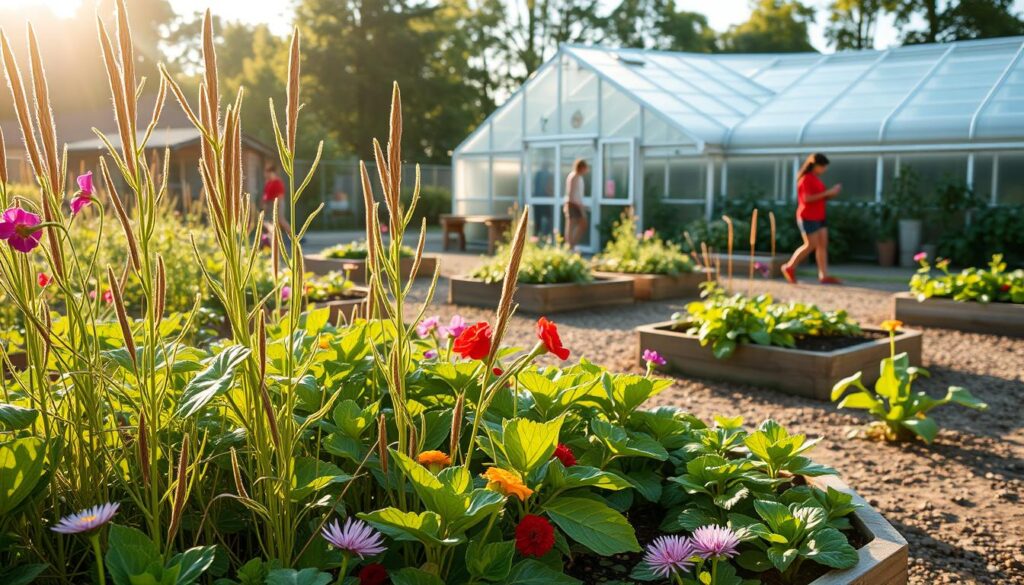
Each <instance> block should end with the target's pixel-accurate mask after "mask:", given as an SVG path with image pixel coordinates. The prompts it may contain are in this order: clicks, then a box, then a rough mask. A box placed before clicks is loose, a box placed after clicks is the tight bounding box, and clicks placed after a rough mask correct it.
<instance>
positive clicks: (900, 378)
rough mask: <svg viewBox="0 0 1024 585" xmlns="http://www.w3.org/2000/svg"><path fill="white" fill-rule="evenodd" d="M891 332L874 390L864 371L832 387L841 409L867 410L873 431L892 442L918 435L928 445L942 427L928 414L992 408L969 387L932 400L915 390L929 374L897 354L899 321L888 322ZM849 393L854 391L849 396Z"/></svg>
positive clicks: (835, 399)
mask: <svg viewBox="0 0 1024 585" xmlns="http://www.w3.org/2000/svg"><path fill="white" fill-rule="evenodd" d="M882 325H883V328H886V329H888V330H889V338H890V344H889V347H890V350H889V351H890V353H889V357H887V358H885V359H883V360H882V362H881V364H880V366H879V370H880V371H879V377H878V381H877V382H875V386H874V389H873V390H868V389H867V387H865V386H864V384H863V383H862V382H861V376H862V374H863V372H857V373H856V374H853V375H852V376H849V377H848V378H844V379H842V380H840V381H839V382H837V383H836V385H835V386H834V387H833V388H832V401H833V402H835V401H839V404H838V406H839V408H856V409H859V410H866V411H868V413H869V414H870V415H871V416H873V417H875V418H876V419H877V421H876V423H875V424H874V425H873V427H872V428H873V429H878V430H879V431H880V433H879V434H880V435H881V436H882V437H884V438H885V439H887V440H890V441H901V440H907V439H910V438H913V437H914V436H917V437H920V438H921V439H924V441H925V442H926V443H931V442H932V441H934V440H935V437H936V435H938V433H939V426H938V424H936V423H935V419H933V418H931V417H929V416H928V413H929V412H930V411H931V410H932V409H934V408H937V407H939V406H943V405H945V404H950V403H954V404H959V405H961V406H966V407H968V408H974V409H977V410H985V409H986V408H988V405H987V404H985V403H984V402H982V401H981V400H978V399H977V398H975V397H974V395H972V394H971V392H970V391H969V390H967V389H966V388H961V387H959V386H950V387H949V389H948V390H947V391H946V395H945V397H943V398H939V399H936V398H932V397H931V396H929V395H928V393H926V392H922V391H916V392H915V391H914V390H913V389H912V387H911V386H912V384H913V383H914V381H915V380H916V379H917V378H918V376H922V375H925V376H926V375H928V371H927V370H924V369H922V368H917V367H913V366H911V365H910V358H909V357H908V356H907V354H906V353H901V354H899V355H897V354H896V344H895V337H896V330H897V329H898V327H900V326H901V324H900V323H899V322H898V321H887V322H885V323H883V324H882ZM848 390H852V391H851V392H849V393H847V391H848Z"/></svg>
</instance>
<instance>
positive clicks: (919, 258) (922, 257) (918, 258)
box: [914, 252, 928, 262]
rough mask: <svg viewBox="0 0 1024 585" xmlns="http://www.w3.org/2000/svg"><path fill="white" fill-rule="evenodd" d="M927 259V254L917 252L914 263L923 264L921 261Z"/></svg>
mask: <svg viewBox="0 0 1024 585" xmlns="http://www.w3.org/2000/svg"><path fill="white" fill-rule="evenodd" d="M927 259H928V253H927V252H918V253H917V254H914V262H923V261H925V260H927Z"/></svg>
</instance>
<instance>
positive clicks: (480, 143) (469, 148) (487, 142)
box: [459, 123, 491, 153]
mask: <svg viewBox="0 0 1024 585" xmlns="http://www.w3.org/2000/svg"><path fill="white" fill-rule="evenodd" d="M490 151H491V126H490V124H487V123H485V124H483V125H482V126H480V127H479V128H478V129H477V131H476V134H474V135H473V136H471V137H470V138H469V140H467V141H466V142H463V143H462V146H461V148H460V150H459V152H460V153H462V152H479V153H484V152H490Z"/></svg>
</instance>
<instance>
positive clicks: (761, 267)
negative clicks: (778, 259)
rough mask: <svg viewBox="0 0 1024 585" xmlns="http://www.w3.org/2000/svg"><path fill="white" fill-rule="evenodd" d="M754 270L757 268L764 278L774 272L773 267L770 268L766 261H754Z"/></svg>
mask: <svg viewBox="0 0 1024 585" xmlns="http://www.w3.org/2000/svg"><path fill="white" fill-rule="evenodd" d="M754 270H756V271H757V273H758V274H760V275H761V277H762V278H768V277H769V276H771V274H772V269H771V268H768V265H767V264H765V263H764V262H754Z"/></svg>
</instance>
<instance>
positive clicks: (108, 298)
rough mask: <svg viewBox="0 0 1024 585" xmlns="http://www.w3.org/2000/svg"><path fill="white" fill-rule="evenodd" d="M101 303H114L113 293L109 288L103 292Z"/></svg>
mask: <svg viewBox="0 0 1024 585" xmlns="http://www.w3.org/2000/svg"><path fill="white" fill-rule="evenodd" d="M103 302H104V303H107V304H108V305H109V304H110V303H113V302H114V291H112V290H110V289H109V288H108V289H107V290H105V291H103Z"/></svg>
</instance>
